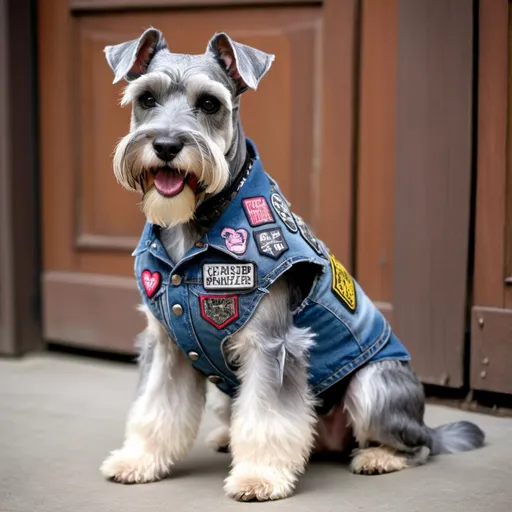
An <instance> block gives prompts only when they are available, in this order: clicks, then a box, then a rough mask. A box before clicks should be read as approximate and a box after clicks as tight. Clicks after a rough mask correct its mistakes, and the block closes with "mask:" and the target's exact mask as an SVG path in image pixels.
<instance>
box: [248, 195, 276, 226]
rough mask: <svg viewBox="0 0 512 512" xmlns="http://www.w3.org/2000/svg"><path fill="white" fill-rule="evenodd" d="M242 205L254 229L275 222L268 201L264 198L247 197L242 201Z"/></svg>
mask: <svg viewBox="0 0 512 512" xmlns="http://www.w3.org/2000/svg"><path fill="white" fill-rule="evenodd" d="M242 205H243V207H244V210H245V214H246V215H247V219H248V220H249V224H250V225H251V226H252V227H255V226H262V225H263V224H269V223H271V222H275V220H274V216H273V215H272V212H271V211H270V208H269V207H268V203H267V200H266V199H265V198H264V197H263V196H259V197H247V198H246V199H243V200H242Z"/></svg>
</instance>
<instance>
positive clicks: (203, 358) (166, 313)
mask: <svg viewBox="0 0 512 512" xmlns="http://www.w3.org/2000/svg"><path fill="white" fill-rule="evenodd" d="M248 147H249V149H250V150H251V151H253V152H254V154H255V155H256V156H255V161H254V164H253V167H252V170H251V172H250V173H249V176H248V177H247V179H246V181H245V182H244V184H243V186H242V187H241V189H240V190H239V192H238V194H237V195H236V197H235V198H234V199H233V200H232V201H231V203H230V204H229V205H228V207H227V208H226V209H225V210H224V212H223V213H222V215H221V216H220V217H219V219H218V220H217V221H216V222H215V224H214V225H213V227H212V228H211V229H210V231H209V232H208V233H207V234H206V235H205V236H204V237H203V238H202V239H201V241H200V242H199V243H198V244H196V245H195V246H194V247H193V248H192V249H190V250H189V251H188V252H187V253H186V254H185V256H184V257H183V259H182V260H181V261H177V262H173V261H171V260H170V258H169V256H168V254H167V252H166V251H165V249H164V247H163V245H162V244H161V242H160V240H159V228H158V227H157V226H154V225H152V224H149V223H147V224H146V226H145V228H144V231H143V233H142V237H141V239H140V242H139V244H138V246H137V248H136V249H135V251H134V253H133V255H134V256H135V276H136V278H137V285H138V288H139V291H140V293H141V296H142V298H143V300H144V303H145V304H146V305H147V306H148V307H149V309H150V310H151V312H152V313H153V314H154V315H155V316H156V317H157V318H158V319H159V321H160V322H161V323H162V325H163V326H164V327H165V329H166V330H167V332H168V333H169V335H170V336H171V337H172V338H173V339H174V340H176V343H177V344H178V346H179V347H180V348H181V349H182V350H183V352H184V353H185V354H189V353H190V352H195V353H197V354H198V355H199V357H198V359H197V360H196V361H193V360H191V361H190V363H191V364H192V365H193V366H194V367H195V368H196V369H197V370H199V371H200V372H202V373H203V374H204V375H206V376H212V375H215V376H218V377H220V381H219V382H218V384H217V386H218V387H219V389H221V390H222V391H224V392H225V393H227V394H229V395H231V396H233V395H234V394H235V392H236V389H237V386H238V384H239V383H238V381H237V378H236V376H235V374H234V372H233V369H232V368H230V367H229V365H228V364H227V361H226V359H225V357H224V353H223V344H224V343H225V341H226V340H227V339H228V338H229V337H230V336H233V334H235V333H236V332H237V331H239V330H240V329H241V328H242V327H243V326H244V325H245V324H246V323H247V322H248V320H249V319H250V318H251V316H252V315H253V314H254V311H255V309H256V307H257V305H258V303H259V302H260V300H261V299H262V298H263V296H264V295H265V294H266V293H268V288H269V286H270V285H271V284H272V283H273V282H274V281H275V280H276V279H278V278H279V277H280V276H282V275H283V274H284V273H285V272H286V271H288V270H289V269H290V268H292V266H294V265H296V264H298V263H301V264H302V265H306V266H307V265H309V266H311V268H312V269H313V270H314V271H316V272H317V278H316V280H315V282H314V285H313V288H312V289H311V291H310V293H309V295H308V296H307V297H306V298H305V300H304V301H303V302H302V304H301V305H300V306H299V307H298V308H297V310H296V311H295V313H294V322H295V324H296V325H297V326H298V327H307V328H310V329H311V330H312V331H313V332H314V333H315V334H316V340H315V343H314V346H313V347H312V348H311V349H310V352H309V384H310V387H311V389H312V391H313V393H314V395H319V394H320V393H322V392H323V391H325V390H326V389H328V388H329V387H330V386H332V385H333V384H335V383H337V382H339V381H340V380H341V379H343V378H344V377H345V376H347V375H348V374H349V373H351V372H353V371H354V370H356V369H357V368H359V367H360V366H362V365H363V364H365V363H368V362H373V361H378V360H383V359H396V360H402V361H406V360H409V354H408V352H407V350H406V349H405V348H404V347H403V346H402V344H401V343H400V341H399V340H398V338H397V337H396V336H395V335H394V334H393V333H392V331H391V328H390V326H389V324H388V322H387V321H386V319H385V318H384V316H383V315H382V314H381V313H380V311H379V310H378V309H377V308H376V307H375V306H374V304H373V303H372V302H371V300H370V299H369V298H368V297H367V296H366V295H365V293H364V292H363V290H362V289H361V288H360V286H359V285H358V284H357V282H356V281H355V280H354V286H355V290H356V301H357V302H356V309H355V311H350V308H347V307H346V305H345V304H343V301H342V300H340V298H339V297H338V296H337V294H336V293H335V292H334V291H333V290H332V279H333V277H332V269H331V262H330V260H329V257H328V249H327V248H326V247H325V245H324V244H323V243H321V242H318V243H319V246H318V247H317V248H316V250H315V248H314V247H312V245H310V243H308V242H307V241H306V239H305V238H304V237H303V236H302V235H301V232H300V230H297V232H293V231H292V230H290V228H289V227H287V225H286V224H285V223H284V222H283V221H282V219H281V217H280V216H279V215H278V214H277V212H276V210H275V209H274V208H273V206H272V202H271V195H272V194H274V193H279V194H280V195H281V196H282V194H281V193H280V191H279V187H278V186H277V184H276V183H275V182H274V180H272V178H270V177H269V176H268V175H267V174H266V173H265V171H264V169H263V166H262V163H261V160H260V159H259V157H258V155H257V152H256V148H255V147H254V146H253V145H252V143H251V142H250V141H248ZM252 197H264V198H265V199H266V202H267V204H268V208H269V210H270V211H271V213H272V215H273V217H274V222H271V223H267V224H265V225H261V226H257V227H252V226H251V225H250V223H249V221H248V217H247V215H246V213H245V211H244V209H243V206H242V201H243V199H245V198H252ZM276 227H279V228H281V231H282V234H283V236H284V238H285V240H286V243H287V245H288V250H286V251H285V252H283V253H282V254H280V255H279V256H278V257H277V258H276V259H274V258H272V257H269V256H267V255H262V254H261V253H260V252H259V251H258V247H257V245H256V242H255V237H254V232H255V231H259V230H262V229H272V228H276ZM224 228H232V229H234V230H239V229H245V230H247V232H248V234H249V236H248V241H247V249H246V251H245V253H244V254H242V255H237V254H233V252H231V251H230V250H228V248H227V245H226V240H225V239H224V238H223V237H222V235H221V233H222V231H223V229H224ZM236 262H253V263H255V265H256V277H257V283H256V286H255V287H254V288H253V289H251V290H223V291H207V290H205V288H204V286H203V265H204V264H207V263H236ZM144 270H149V271H150V272H151V273H154V272H158V273H159V274H160V276H161V281H160V284H159V287H158V289H157V290H156V292H155V293H154V295H153V296H152V297H151V298H149V297H148V296H147V293H146V290H145V289H144V286H143V283H142V279H141V275H142V273H143V271H144ZM173 275H179V276H180V277H181V278H182V279H181V282H179V284H173V281H172V276H173ZM178 281H179V280H178ZM233 295H235V296H236V297H237V300H238V318H236V319H234V320H233V321H231V322H229V323H228V324H227V325H225V326H224V327H222V328H217V327H216V326H215V325H212V323H210V322H209V321H207V320H206V319H205V318H204V316H202V314H201V301H200V297H201V296H203V297H206V298H208V297H212V296H220V297H225V296H233ZM173 305H180V306H181V307H182V308H183V314H181V315H176V314H175V313H173V312H172V306H173Z"/></svg>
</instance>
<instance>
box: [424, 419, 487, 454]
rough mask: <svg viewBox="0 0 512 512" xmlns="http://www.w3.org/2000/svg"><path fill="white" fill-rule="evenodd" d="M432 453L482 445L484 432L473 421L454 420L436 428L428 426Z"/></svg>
mask: <svg viewBox="0 0 512 512" xmlns="http://www.w3.org/2000/svg"><path fill="white" fill-rule="evenodd" d="M428 431H429V433H430V437H431V439H432V455H438V454H440V453H457V452H467V451H470V450H474V449H475V448H480V447H481V446H483V445H484V441H485V434H484V433H483V432H482V430H481V429H480V428H479V427H477V426H476V425H475V424H474V423H470V422H469V421H456V422H455V423H448V424H446V425H441V426H440V427H437V428H429V429H428Z"/></svg>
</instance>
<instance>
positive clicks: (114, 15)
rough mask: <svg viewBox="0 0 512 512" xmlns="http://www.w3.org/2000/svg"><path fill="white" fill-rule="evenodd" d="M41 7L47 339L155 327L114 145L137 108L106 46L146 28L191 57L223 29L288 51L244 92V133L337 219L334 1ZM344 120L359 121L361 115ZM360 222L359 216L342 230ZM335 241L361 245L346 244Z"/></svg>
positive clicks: (101, 341) (308, 213)
mask: <svg viewBox="0 0 512 512" xmlns="http://www.w3.org/2000/svg"><path fill="white" fill-rule="evenodd" d="M39 3H40V10H39V12H40V16H39V53H40V55H39V57H40V84H41V86H40V105H41V124H40V128H41V162H42V194H43V233H44V236H43V266H44V273H43V309H44V335H45V338H46V339H48V340H53V341H59V342H63V343H68V344H77V345H80V346H93V347H100V348H105V349H114V350H122V351H130V350H131V347H132V339H133V335H134V334H135V332H136V331H137V330H138V329H140V328H142V327H143V325H142V318H139V316H138V315H137V314H135V313H134V308H135V305H136V304H137V302H138V294H137V292H136V289H135V288H136V287H135V282H134V279H133V270H132V267H133V261H132V257H131V255H130V253H131V250H133V248H134V246H135V244H136V241H137V238H138V236H139V235H140V232H141V227H142V225H143V222H144V219H143V216H142V214H141V213H140V211H139V209H138V206H137V204H136V203H137V202H138V200H139V198H138V197H137V195H135V194H132V193H129V192H127V191H125V190H123V189H122V188H121V187H120V186H119V185H118V184H117V183H116V181H115V178H114V175H113V172H112V152H113V149H114V147H115V144H116V142H117V141H118V140H119V139H120V137H122V136H123V135H124V134H125V133H126V132H127V130H128V127H129V115H130V112H129V109H128V108H125V109H122V108H121V107H120V106H119V99H120V94H121V91H122V88H123V84H117V85H112V73H111V70H110V68H109V67H108V65H107V63H106V61H105V59H104V54H103V48H104V46H106V45H108V44H114V43H119V42H122V41H125V40H128V39H132V38H135V37H137V36H138V35H139V34H140V33H141V32H142V30H143V29H144V28H145V27H148V26H150V25H152V26H156V27H158V28H159V29H161V30H162V31H163V33H164V35H165V36H166V39H167V42H168V45H169V48H170V50H171V51H176V52H179V53H202V52H203V51H204V49H205V48H206V44H207V42H208V39H209V38H210V37H211V36H212V35H213V34H214V33H215V32H216V31H221V30H222V31H226V32H228V33H229V34H230V35H231V36H232V37H233V38H234V39H235V40H238V41H240V42H243V43H245V44H249V45H252V46H255V47H257V48H260V49H262V50H264V51H267V52H269V53H275V54H276V61H275V62H274V65H273V67H272V69H271V71H270V73H269V74H268V75H267V76H266V77H265V79H264V80H263V81H262V83H261V84H260V87H259V88H258V91H257V93H254V92H252V91H250V92H247V93H245V94H244V97H243V99H242V107H241V112H242V114H241V115H242V120H243V124H244V129H245V132H246V134H247V136H249V137H250V138H252V139H253V140H255V141H256V142H257V145H258V148H259V150H260V153H261V156H262V159H263V161H264V163H265V167H266V169H267V171H268V172H269V173H270V174H272V175H273V176H274V177H275V178H276V179H277V180H278V181H279V183H280V186H281V187H282V189H283V192H284V193H285V194H286V195H287V196H288V198H289V199H290V201H291V202H292V204H293V208H294V209H295V210H296V211H297V213H299V214H301V215H302V216H304V218H305V219H306V220H307V221H309V222H310V223H311V224H312V225H313V227H321V226H322V225H323V224H325V221H326V216H327V215H329V213H330V212H331V211H333V209H335V208H336V203H337V198H336V197H328V198H326V199H325V200H323V204H322V210H321V209H320V207H319V199H318V191H319V184H318V183H319V181H320V173H319V167H318V165H319V164H318V162H319V153H318V147H319V146H318V144H317V143H316V142H315V141H318V140H319V138H318V137H319V133H320V132H319V131H318V130H320V129H322V127H321V126H320V123H321V118H320V108H321V103H320V98H321V94H319V91H320V90H321V86H322V81H321V77H322V72H324V73H326V74H324V80H325V76H327V77H329V72H328V71H327V72H326V71H325V69H323V68H322V65H321V61H320V57H321V52H322V46H321V42H322V35H323V34H322V14H323V11H324V9H325V6H324V7H322V6H320V5H316V6H305V5H301V4H303V2H296V3H295V4H294V3H292V2H289V3H288V4H287V5H286V6H283V3H282V2H278V4H279V5H277V6H272V7H268V6H262V5H261V3H258V2H256V4H258V5H254V6H253V7H250V8H249V7H245V8H243V9H238V8H228V7H226V8H214V9H212V8H211V5H212V4H213V3H212V2H205V5H206V6H205V7H204V8H194V9H178V10H175V9H161V10H147V11H146V10H144V9H140V10H132V11H130V10H127V11H123V12H117V11H109V10H108V9H107V10H106V11H97V10H92V11H90V10H87V9H84V10H80V9H78V10H75V11H73V12H71V11H70V6H69V2H68V1H67V0H55V1H54V2H50V3H49V2H45V1H44V0H40V2H39ZM267 3H269V2H267ZM352 3H353V2H352V1H351V2H347V1H345V0H343V1H342V2H340V5H345V4H350V5H352ZM43 4H44V5H43ZM82 4H84V2H82ZM85 4H87V2H85ZM325 4H326V5H329V4H330V2H325ZM74 5H75V7H77V6H78V7H80V5H81V3H80V2H78V3H77V2H74ZM91 5H92V4H91ZM130 5H132V4H130ZM143 5H144V4H139V6H140V7H143ZM352 21H353V20H351V21H348V22H347V23H348V24H350V23H352ZM348 64H350V63H348ZM344 66H345V63H344ZM346 67H347V68H348V77H350V76H351V69H350V68H349V66H348V65H347V66H346ZM326 69H327V70H328V68H326ZM343 69H345V68H343ZM338 72H339V70H338ZM336 122H337V123H338V126H340V124H342V125H343V123H345V125H350V124H351V122H352V119H351V117H350V116H348V115H347V116H344V117H342V118H341V122H340V120H339V119H338V120H336ZM315 130H316V132H315ZM347 131H348V130H347ZM347 144H348V143H347ZM349 160H350V157H348V158H347V160H346V161H347V162H349ZM331 172H336V166H334V168H333V169H332V171H331ZM338 184H340V183H339V182H338ZM340 185H341V184H340ZM319 212H321V213H320V214H319ZM350 223H351V219H350V218H349V217H348V216H347V217H346V218H345V219H343V221H342V222H341V223H340V229H344V227H343V226H346V225H347V226H349V225H350ZM327 242H331V246H334V247H336V248H339V251H338V252H345V251H346V252H349V251H348V250H347V248H346V247H345V245H344V243H345V241H343V242H341V241H340V240H338V239H337V238H336V239H334V237H332V239H331V240H327ZM123 318H126V319H127V320H126V321H123ZM93 324H94V325H93Z"/></svg>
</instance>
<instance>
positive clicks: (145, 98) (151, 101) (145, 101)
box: [139, 92, 156, 108]
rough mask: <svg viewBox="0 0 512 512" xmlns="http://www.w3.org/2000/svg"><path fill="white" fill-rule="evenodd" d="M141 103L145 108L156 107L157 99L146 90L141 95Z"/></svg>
mask: <svg viewBox="0 0 512 512" xmlns="http://www.w3.org/2000/svg"><path fill="white" fill-rule="evenodd" d="M139 103H140V104H141V105H142V106H143V107H144V108H154V107H156V100H155V98H154V96H153V95H152V94H151V93H149V92H145V93H144V94H142V95H141V96H139Z"/></svg>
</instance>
